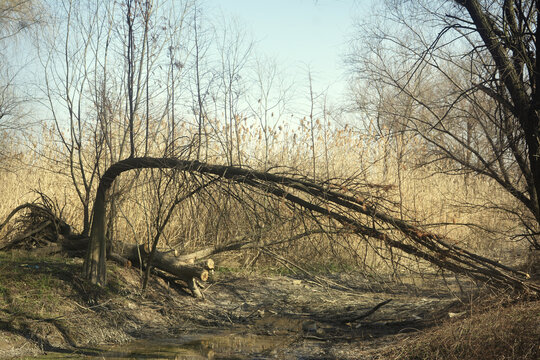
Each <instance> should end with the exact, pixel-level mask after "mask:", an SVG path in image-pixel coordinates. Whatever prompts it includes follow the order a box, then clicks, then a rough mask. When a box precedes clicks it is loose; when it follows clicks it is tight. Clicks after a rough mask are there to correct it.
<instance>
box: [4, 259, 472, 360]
mask: <svg viewBox="0 0 540 360" xmlns="http://www.w3.org/2000/svg"><path fill="white" fill-rule="evenodd" d="M81 267H82V260H81V259H53V260H47V259H37V258H36V259H33V258H24V259H20V258H14V257H13V256H12V257H11V258H10V257H9V256H7V255H5V256H3V257H0V357H3V358H10V357H21V356H33V355H43V354H45V353H48V354H79V355H80V356H83V355H98V354H99V351H98V350H96V349H97V347H102V346H103V345H107V344H109V345H110V344H121V343H127V342H130V341H133V340H136V339H183V338H190V337H191V338H193V337H197V336H199V335H201V336H203V337H208V336H210V335H211V334H214V335H215V336H216V338H218V337H219V338H223V337H227V338H229V339H235V341H236V343H234V342H233V343H232V344H229V348H227V347H226V346H225V347H224V346H222V347H221V349H214V350H213V351H212V353H213V354H215V353H217V354H218V355H219V356H222V358H226V356H232V355H235V354H236V355H235V356H237V355H242V356H244V357H245V358H254V357H257V358H284V359H285V358H314V359H316V358H325V359H326V358H339V359H347V358H350V359H355V358H359V357H362V358H370V356H373V357H375V356H376V355H377V352H378V349H380V348H381V347H384V346H389V345H391V344H392V343H394V342H395V341H396V340H398V339H401V338H404V337H408V336H414V334H415V332H417V331H418V330H421V329H424V328H426V327H430V326H432V325H434V324H437V323H439V322H441V321H443V320H444V319H447V318H448V316H449V313H451V314H455V313H459V312H460V310H461V309H462V305H460V304H461V303H460V301H459V300H458V297H457V295H458V294H457V293H456V294H452V292H451V291H449V290H450V289H451V288H453V289H454V290H456V289H457V288H458V287H457V286H455V285H456V284H450V285H449V283H448V282H444V281H443V280H442V279H441V278H439V277H437V276H435V275H431V276H427V277H425V278H424V279H423V280H422V281H421V283H417V286H414V287H413V286H409V285H406V284H396V283H392V284H390V283H388V282H380V281H376V280H374V279H368V278H366V277H363V276H360V275H353V274H339V275H331V276H325V277H310V276H305V275H304V276H300V275H293V274H289V275H277V274H276V273H266V274H263V273H260V272H259V273H257V274H256V273H248V272H245V271H244V272H224V271H220V270H219V269H218V271H217V272H216V274H215V275H214V276H213V277H212V278H211V279H210V281H209V282H208V283H207V285H206V288H205V289H204V290H203V293H204V296H205V299H204V300H200V299H195V298H193V297H191V296H190V295H189V293H188V291H183V290H181V289H180V288H179V287H176V286H173V285H172V284H170V283H167V282H166V281H164V280H162V279H160V278H157V277H154V278H153V280H152V281H151V284H150V287H149V289H148V290H147V291H146V293H145V294H141V289H140V284H141V275H140V272H139V270H137V269H135V268H123V267H120V266H117V265H114V264H109V269H110V273H109V285H108V287H107V288H106V289H100V288H97V287H93V286H91V285H89V284H88V283H87V282H86V281H84V280H83V279H81V277H80V274H81ZM461 285H462V286H463V284H461ZM413 289H414V291H413ZM387 300H391V301H390V302H388V303H386V304H385V305H383V306H381V307H380V308H379V309H378V310H377V311H375V312H373V313H372V314H371V315H369V316H366V317H363V316H365V315H366V314H367V313H368V312H370V310H373V308H374V307H375V306H376V305H378V304H381V303H382V302H384V301H387ZM209 334H210V335H209ZM241 339H244V340H241ZM246 339H247V340H246ZM200 343H201V342H200V341H199V344H200ZM261 344H266V345H264V346H263V345H261ZM205 346H206V347H207V349H205V350H204V349H203V350H204V351H207V350H209V349H210V350H212V349H211V348H212V347H213V346H217V345H214V344H213V343H212V342H211V341H209V342H208V344H207V345H205ZM90 349H91V350H90ZM96 351H98V352H96ZM204 351H202V350H201V351H200V353H201V354H204ZM219 351H221V352H222V353H219ZM208 353H209V352H206V354H208ZM201 356H202V355H201ZM219 356H218V357H219ZM207 357H210V356H207ZM164 358H165V357H164ZM173 358H174V357H173ZM203 358H204V356H203Z"/></svg>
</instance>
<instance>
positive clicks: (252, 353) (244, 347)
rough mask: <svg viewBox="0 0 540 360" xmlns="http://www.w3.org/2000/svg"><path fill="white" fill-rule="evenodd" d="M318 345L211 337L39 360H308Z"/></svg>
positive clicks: (289, 340) (287, 338) (261, 337)
mask: <svg viewBox="0 0 540 360" xmlns="http://www.w3.org/2000/svg"><path fill="white" fill-rule="evenodd" d="M317 343H319V344H320V342H317V341H311V340H306V339H303V338H301V337H297V338H295V337H292V336H269V335H252V334H245V333H244V334H242V333H232V332H231V333H218V334H212V333H208V334H198V335H188V336H184V337H182V338H178V339H155V340H153V339H145V340H137V341H134V342H131V343H127V344H122V345H114V346H104V347H97V348H82V349H78V350H77V351H75V352H72V353H55V352H49V353H48V354H47V355H45V356H42V357H38V359H175V360H188V359H189V360H199V359H238V360H244V359H260V360H263V359H276V358H280V359H283V358H285V359H286V358H291V359H307V357H304V356H306V355H307V354H313V352H317V348H318V347H319V346H320V345H318V344H317ZM319 350H320V349H319ZM303 355H304V356H303ZM34 359H35V358H34Z"/></svg>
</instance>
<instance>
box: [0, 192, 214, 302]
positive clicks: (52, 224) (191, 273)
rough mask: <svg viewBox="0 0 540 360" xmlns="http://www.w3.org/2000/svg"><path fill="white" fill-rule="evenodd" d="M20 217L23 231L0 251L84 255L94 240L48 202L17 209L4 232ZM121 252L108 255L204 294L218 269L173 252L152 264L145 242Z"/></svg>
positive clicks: (156, 257) (157, 254)
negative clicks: (202, 285)
mask: <svg viewBox="0 0 540 360" xmlns="http://www.w3.org/2000/svg"><path fill="white" fill-rule="evenodd" d="M24 211H26V212H25V213H23V214H22V215H21V216H20V217H19V218H18V220H17V223H18V224H22V229H21V231H20V233H17V234H15V235H14V236H13V237H12V238H11V239H9V240H4V242H3V243H1V244H0V250H12V249H25V250H31V251H33V252H34V253H38V254H40V255H53V254H57V253H60V252H64V253H67V254H69V255H71V256H80V255H84V253H85V252H86V249H87V248H88V242H89V240H90V238H89V237H87V236H82V235H79V234H73V233H71V227H70V225H69V224H67V223H66V222H65V221H64V220H63V219H61V218H60V217H59V216H58V215H56V214H55V210H54V209H49V208H48V207H47V204H37V203H25V204H22V205H20V206H18V207H17V208H15V209H14V210H13V211H12V212H11V213H10V214H9V215H8V217H7V218H6V220H5V221H4V222H3V223H2V224H0V231H2V229H3V228H4V227H5V226H6V225H7V223H8V222H9V221H10V220H11V219H12V218H13V217H14V216H15V215H16V214H17V213H19V212H24ZM116 248H117V249H118V250H117V252H109V254H108V257H109V258H110V259H112V260H114V261H116V262H117V263H119V264H121V265H123V266H132V265H140V266H142V267H145V268H146V267H148V266H150V267H152V268H156V269H159V270H161V271H163V272H165V273H167V274H170V275H166V278H167V280H169V281H175V282H176V281H177V280H180V281H182V282H183V283H184V284H185V285H186V286H187V287H188V288H189V289H190V290H191V293H192V294H193V295H194V296H195V297H198V298H201V297H202V293H201V291H200V290H199V286H198V283H200V282H203V283H204V282H206V281H207V280H208V277H209V273H210V272H211V271H213V270H214V261H213V260H212V259H205V260H202V261H197V262H195V261H194V259H193V258H192V260H188V261H183V260H182V258H181V257H180V256H179V255H178V254H175V253H172V252H161V251H156V252H155V253H154V256H153V259H152V262H151V264H149V257H150V250H149V247H148V246H147V245H146V244H145V245H136V244H126V243H121V244H118V246H116Z"/></svg>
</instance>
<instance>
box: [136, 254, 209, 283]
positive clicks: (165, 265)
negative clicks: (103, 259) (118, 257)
mask: <svg viewBox="0 0 540 360" xmlns="http://www.w3.org/2000/svg"><path fill="white" fill-rule="evenodd" d="M128 246H129V245H127V246H126V247H128ZM139 250H140V252H141V254H144V255H145V257H146V256H148V253H147V252H146V251H145V250H146V249H145V247H144V246H140V247H139ZM126 255H131V256H126V257H127V258H128V259H130V260H132V261H133V260H137V259H138V257H139V256H138V253H137V246H133V248H132V249H131V251H129V252H128V253H127V254H126ZM133 257H136V258H135V259H133ZM152 266H155V267H157V268H158V269H160V270H163V271H166V272H168V273H169V274H172V275H174V276H177V277H178V278H179V279H182V280H184V281H186V282H188V284H189V281H191V279H193V278H195V279H198V280H201V281H207V280H208V270H206V269H205V268H204V267H202V266H199V265H194V264H193V265H192V264H186V263H184V262H181V261H179V260H178V259H177V258H176V257H174V255H172V254H169V253H165V252H159V251H156V253H155V254H154V259H153V261H152Z"/></svg>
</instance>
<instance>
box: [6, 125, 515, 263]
mask: <svg viewBox="0 0 540 360" xmlns="http://www.w3.org/2000/svg"><path fill="white" fill-rule="evenodd" d="M238 124H239V125H238V126H239V127H238V129H237V131H238V134H239V135H240V136H239V137H238V138H237V139H238V142H239V143H238V144H235V146H228V145H227V144H224V143H223V141H222V140H221V137H220V136H221V135H220V134H221V133H222V132H224V131H227V130H228V129H226V128H224V127H223V126H219V123H218V122H217V121H215V124H214V125H213V126H208V128H207V129H206V142H205V143H204V144H202V146H203V148H204V151H203V158H202V159H201V160H204V161H207V162H210V163H217V164H226V163H227V162H230V159H233V160H234V164H240V165H241V166H245V167H250V168H253V169H257V170H269V171H272V172H288V173H298V174H305V175H306V176H309V177H313V175H314V176H315V178H316V180H317V181H327V180H328V179H333V181H332V183H333V184H334V186H339V187H340V190H341V191H351V190H354V191H360V192H362V196H364V197H366V198H368V199H371V201H372V202H373V203H375V204H379V205H378V206H381V208H383V209H384V211H387V212H390V213H392V214H393V215H394V216H396V217H401V218H403V219H406V220H409V221H415V222H417V223H418V224H423V225H425V226H426V228H427V229H428V230H430V231H434V232H436V233H439V234H442V235H445V236H448V238H449V241H453V242H456V243H458V244H459V245H461V246H464V247H466V248H469V249H472V250H474V251H477V252H480V253H482V254H485V255H488V256H491V257H495V258H496V259H499V260H501V261H504V262H506V263H509V264H512V262H514V261H515V259H516V258H517V257H518V256H519V254H520V253H521V252H522V251H523V249H524V244H523V243H520V242H513V241H508V240H509V239H511V238H512V235H516V234H519V233H520V232H521V231H522V229H521V228H520V226H519V224H517V222H516V218H514V217H512V216H510V215H508V214H509V213H508V212H505V211H501V210H500V208H509V209H513V210H514V211H517V212H520V211H522V210H521V209H519V208H516V205H514V203H515V202H514V201H513V199H512V198H511V197H510V196H509V195H508V194H507V193H506V192H505V191H504V190H503V189H501V188H500V187H499V186H498V185H497V184H495V183H494V182H493V181H490V180H487V179H485V178H480V177H473V176H471V175H468V176H467V175H448V174H445V173H444V172H441V171H440V168H436V167H435V166H431V167H426V166H423V167H419V166H417V164H418V163H419V162H420V160H421V159H420V157H422V156H424V155H423V151H422V144H421V143H420V142H418V141H417V140H416V139H414V138H401V139H396V138H392V137H381V136H380V134H376V133H375V132H374V131H370V130H369V129H364V130H361V131H360V130H358V129H353V128H351V127H348V126H346V127H339V126H335V125H332V124H330V123H328V122H326V123H324V122H321V121H317V122H316V127H315V128H310V127H309V126H308V123H307V122H306V121H299V122H298V123H297V124H295V125H293V124H292V123H291V124H283V125H282V126H276V127H275V128H273V129H272V130H269V131H267V132H266V134H265V133H264V130H263V129H261V128H260V127H257V125H254V124H251V123H250V120H249V119H245V118H244V119H240V120H239V121H238ZM179 129H180V130H179V131H180V132H183V133H184V135H185V136H180V140H182V139H192V138H193V136H192V135H191V134H193V133H194V129H190V127H189V126H188V125H185V124H184V125H182V126H180V127H179ZM155 131H156V134H159V129H155ZM312 134H313V135H314V136H313V138H314V139H316V141H315V142H314V143H312V142H311V138H312ZM154 139H160V138H159V137H158V136H155V137H154ZM139 140H140V139H139ZM263 140H264V141H263ZM189 144H190V142H189V141H188V140H185V141H184V145H185V147H184V148H183V149H184V150H182V151H183V152H181V154H180V156H184V157H186V158H187V157H189V156H192V155H190V153H189V152H188V151H187V150H185V149H188V150H189V146H188V145H189ZM177 146H178V148H182V143H181V141H178V143H177ZM192 146H193V145H192ZM313 146H314V147H315V148H313ZM398 146H400V150H401V151H396V150H397V149H398V148H397V147H398ZM89 149H91V147H89ZM151 149H153V154H154V155H159V154H163V153H165V152H166V151H167V150H166V144H165V143H164V142H163V141H160V140H154V142H153V143H152V144H151ZM228 149H229V150H230V149H235V154H234V155H231V154H226V152H227V151H228ZM36 150H39V151H36ZM150 155H152V154H150ZM398 155H399V156H398ZM86 156H87V162H88V164H90V163H91V162H92V161H93V155H92V152H91V150H88V153H87V154H86ZM313 156H315V169H313ZM66 158H67V154H65V153H64V150H62V147H60V146H58V142H57V139H56V138H55V136H54V134H53V133H52V132H51V131H50V130H44V135H43V136H41V137H40V141H39V145H36V146H35V147H32V146H29V147H27V150H25V151H24V152H23V153H22V155H21V164H25V166H22V165H21V166H18V167H16V168H12V169H11V170H10V171H6V170H1V171H2V173H1V178H2V183H3V186H2V187H0V198H1V199H2V202H1V204H0V217H1V218H5V217H6V216H7V214H8V213H9V212H10V211H11V210H12V209H13V208H15V207H16V206H18V205H20V204H21V203H24V202H27V201H32V200H34V199H35V198H36V194H35V193H34V192H33V190H39V191H41V192H43V193H45V194H47V195H48V196H49V197H51V198H52V199H54V200H55V201H56V202H57V203H58V207H59V208H60V209H63V214H62V215H63V216H64V218H65V220H66V221H68V223H70V224H72V225H73V226H74V227H75V229H77V230H79V231H80V230H81V229H82V207H81V203H80V201H79V199H78V197H77V194H76V192H75V188H74V186H73V180H72V178H71V176H70V171H69V170H70V169H69V167H68V166H67V164H66V162H65V159H66ZM108 163H110V161H108ZM104 167H105V166H102V167H101V168H100V171H101V172H103V171H104ZM171 176H172V178H171ZM75 178H76V180H77V181H80V177H77V176H75ZM166 179H169V180H170V181H169V182H167V181H165V180H166ZM205 181H208V178H206V179H204V178H203V177H201V176H197V175H189V174H172V175H171V172H170V171H159V170H153V171H150V170H142V171H137V172H133V173H128V174H123V175H121V177H120V178H119V179H118V181H117V183H118V187H117V188H116V189H115V191H116V199H117V203H116V205H117V208H116V212H117V218H116V222H115V224H114V229H115V232H114V238H115V239H116V240H120V241H123V242H134V241H135V242H137V243H143V242H145V241H150V240H151V239H152V238H153V237H154V235H155V231H156V215H157V214H161V215H162V216H163V214H164V211H165V209H166V208H167V207H168V206H169V204H170V203H171V202H172V201H173V200H174V199H175V197H177V196H180V195H182V194H185V193H187V192H189V191H191V190H192V189H194V188H195V187H196V186H197V185H198V184H201V183H204V182H205ZM165 184H168V185H166V186H165ZM95 185H96V184H95ZM94 187H95V186H94ZM94 191H95V189H94ZM231 194H232V195H231ZM318 221H319V222H320V223H316V222H314V221H313V220H309V219H308V220H306V218H305V217H304V216H302V212H301V210H300V209H298V208H293V207H290V206H288V205H287V204H286V203H284V202H283V201H282V200H281V199H273V198H269V197H266V196H264V194H261V193H258V192H256V191H254V190H251V189H248V188H246V187H241V186H240V185H238V184H232V183H226V182H216V183H214V184H212V185H210V186H208V187H207V188H205V189H204V190H203V191H201V192H199V193H197V194H195V195H194V196H192V197H191V198H189V199H187V200H185V201H183V202H181V203H180V204H179V205H178V206H177V207H176V208H175V210H174V212H173V216H172V218H171V221H170V222H169V224H168V225H167V226H166V227H165V229H164V232H163V236H162V239H161V242H160V245H161V246H162V247H166V248H175V249H178V250H180V251H181V252H189V251H193V250H195V249H198V248H201V247H204V246H211V245H218V244H224V243H228V242H232V241H237V240H238V239H242V238H244V239H245V238H246V237H247V238H253V239H258V240H259V242H260V243H269V242H275V241H276V239H282V240H283V243H281V244H279V245H275V246H273V249H274V250H276V251H277V252H278V253H281V254H285V255H287V256H288V257H289V258H291V259H293V260H294V261H296V262H298V263H301V264H304V265H306V266H310V265H311V266H320V265H323V266H327V267H329V268H330V267H332V266H333V264H340V265H343V266H348V267H350V266H354V267H360V268H363V269H371V270H383V269H385V270H388V269H391V268H392V267H393V265H394V264H393V261H394V260H396V259H397V258H403V254H399V253H398V254H396V253H389V250H388V249H386V248H385V247H384V246H383V244H380V243H378V242H373V241H367V240H365V239H361V238H359V237H355V236H350V235H339V234H338V235H335V234H334V235H328V234H315V235H312V236H309V237H306V238H303V239H301V240H298V241H296V242H293V243H290V242H287V241H286V240H287V239H288V238H290V237H292V236H294V235H296V234H298V233H300V232H302V231H304V230H306V229H317V228H318V227H321V226H323V227H324V226H325V224H326V223H325V222H326V221H329V220H327V219H318ZM377 254H378V255H379V256H377ZM259 255H261V254H260V253H259V252H258V251H248V252H244V253H243V255H242V256H240V257H239V258H238V259H237V260H238V261H239V262H240V263H241V264H251V263H253V262H254V261H255V260H256V259H257V260H260V259H263V260H265V261H269V259H268V258H266V257H264V256H263V257H262V258H260V257H259ZM396 256H397V258H396Z"/></svg>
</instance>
